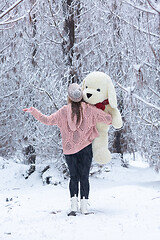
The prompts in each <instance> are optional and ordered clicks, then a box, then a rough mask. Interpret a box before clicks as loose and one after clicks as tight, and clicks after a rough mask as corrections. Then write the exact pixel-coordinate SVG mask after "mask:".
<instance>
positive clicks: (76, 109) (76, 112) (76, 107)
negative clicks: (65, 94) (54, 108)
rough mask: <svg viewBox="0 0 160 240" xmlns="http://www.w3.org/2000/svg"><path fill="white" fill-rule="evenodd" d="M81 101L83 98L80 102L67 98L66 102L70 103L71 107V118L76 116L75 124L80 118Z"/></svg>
mask: <svg viewBox="0 0 160 240" xmlns="http://www.w3.org/2000/svg"><path fill="white" fill-rule="evenodd" d="M81 102H83V100H81V101H80V102H73V101H72V100H71V99H70V98H68V103H71V108H72V120H73V118H74V116H76V117H77V121H76V124H78V123H79V122H80V119H81V114H82V108H81Z"/></svg>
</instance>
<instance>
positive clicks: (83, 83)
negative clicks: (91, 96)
mask: <svg viewBox="0 0 160 240" xmlns="http://www.w3.org/2000/svg"><path fill="white" fill-rule="evenodd" d="M84 85H85V79H84V80H83V82H82V91H83V90H84Z"/></svg>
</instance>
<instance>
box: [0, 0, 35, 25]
mask: <svg viewBox="0 0 160 240" xmlns="http://www.w3.org/2000/svg"><path fill="white" fill-rule="evenodd" d="M22 1H24V0H19V1H17V2H16V3H14V4H13V5H12V6H11V7H10V8H8V9H7V10H6V11H5V12H4V13H2V14H1V15H0V19H1V18H2V17H4V16H5V15H6V14H7V13H9V12H10V11H11V10H13V9H14V8H15V7H17V6H18V5H19V4H20V3H21V2H22ZM36 4H37V1H36V2H35V3H34V4H33V6H32V7H31V8H30V9H29V10H28V11H26V13H25V14H24V15H22V16H21V17H18V18H16V19H12V17H10V18H8V19H5V20H4V21H3V22H0V25H6V24H13V23H15V22H18V21H20V20H22V19H24V18H25V17H26V16H27V15H30V13H31V11H32V10H33V8H34V7H35V5H36ZM9 19H11V20H9Z"/></svg>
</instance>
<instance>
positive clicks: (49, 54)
mask: <svg viewBox="0 0 160 240" xmlns="http://www.w3.org/2000/svg"><path fill="white" fill-rule="evenodd" d="M92 71H102V72H105V73H106V74H108V75H109V76H110V77H111V79H112V81H113V83H114V86H115V89H116V93H117V99H118V108H119V110H120V112H121V114H122V117H123V127H122V129H120V130H115V129H113V128H112V127H111V128H110V131H109V149H110V151H111V153H119V154H120V155H121V158H122V161H123V156H124V154H125V153H131V154H133V156H134V155H135V154H136V153H137V152H138V153H139V154H141V156H143V157H144V158H145V159H146V160H147V161H148V162H149V164H150V166H152V167H153V168H154V169H155V170H156V171H159V170H160V159H159V146H160V145H159V139H160V120H159V116H160V106H159V100H160V93H159V92H160V91H159V89H160V82H159V79H160V2H159V0H120V1H119V0H108V1H106V0H96V1H93V0H66V1H64V0H18V1H15V0H10V1H7V0H1V2H0V156H1V157H4V158H5V159H11V158H16V159H19V160H20V161H21V162H23V163H28V161H31V162H32V161H35V159H36V160H37V161H39V162H43V161H50V162H54V163H55V164H57V167H58V168H63V163H64V159H63V154H62V145H61V136H60V132H59V129H58V128H57V127H49V126H47V127H46V126H45V125H42V124H40V123H38V122H37V121H36V120H35V119H33V117H31V116H29V115H27V114H24V112H23V111H22V109H23V108H24V107H30V106H34V107H36V108H37V109H39V110H40V111H41V112H42V113H44V114H46V115H50V114H51V113H53V112H55V111H56V110H57V109H59V108H61V107H62V106H63V105H64V104H67V88H68V85H69V84H70V83H73V82H76V83H79V84H81V83H82V81H83V79H84V78H85V77H86V75H87V74H88V73H90V72H92ZM27 151H30V153H32V157H33V158H32V159H30V160H29V159H28V153H27Z"/></svg>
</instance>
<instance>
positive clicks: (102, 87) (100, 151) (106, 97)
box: [82, 72, 122, 164]
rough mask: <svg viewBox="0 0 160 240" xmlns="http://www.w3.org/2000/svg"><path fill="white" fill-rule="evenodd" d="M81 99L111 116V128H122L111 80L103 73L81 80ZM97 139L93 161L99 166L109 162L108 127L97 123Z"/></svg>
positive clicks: (93, 145) (94, 143)
mask: <svg viewBox="0 0 160 240" xmlns="http://www.w3.org/2000/svg"><path fill="white" fill-rule="evenodd" d="M82 91H83V99H84V101H85V102H87V103H90V104H93V105H96V106H97V107H98V108H101V109H102V110H104V111H105V112H107V113H110V114H111V115H112V126H113V127H114V128H116V129H118V128H121V127H122V118H121V114H120V112H119V110H118V109H117V97H116V92H115V88H114V86H113V83H112V80H111V78H110V77H109V76H108V75H107V74H105V73H103V72H92V73H90V74H89V75H88V76H87V77H86V78H85V79H84V80H83V86H82ZM96 127H97V130H98V132H99V137H97V138H95V139H94V140H93V143H92V149H93V159H94V160H95V161H96V162H97V163H99V164H105V163H107V162H109V161H110V160H111V153H110V151H109V150H108V130H109V125H107V124H104V123H97V126H96Z"/></svg>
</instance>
